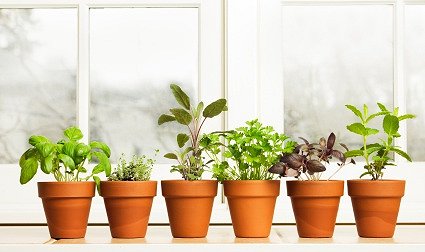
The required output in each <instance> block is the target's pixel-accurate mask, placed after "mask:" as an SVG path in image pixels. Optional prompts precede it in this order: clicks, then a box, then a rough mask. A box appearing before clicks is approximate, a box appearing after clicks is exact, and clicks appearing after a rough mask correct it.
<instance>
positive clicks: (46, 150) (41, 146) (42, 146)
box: [35, 142, 55, 157]
mask: <svg viewBox="0 0 425 252" xmlns="http://www.w3.org/2000/svg"><path fill="white" fill-rule="evenodd" d="M35 147H36V148H37V150H38V151H39V152H40V154H41V155H42V156H43V157H47V156H49V155H50V154H51V153H52V152H53V150H54V149H55V145H54V144H52V143H50V142H41V143H38V144H37V145H36V146H35Z"/></svg>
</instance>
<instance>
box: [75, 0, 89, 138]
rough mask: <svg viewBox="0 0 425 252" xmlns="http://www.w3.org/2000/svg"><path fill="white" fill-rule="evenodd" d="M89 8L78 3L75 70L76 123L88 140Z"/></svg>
mask: <svg viewBox="0 0 425 252" xmlns="http://www.w3.org/2000/svg"><path fill="white" fill-rule="evenodd" d="M89 15H90V9H89V6H88V5H86V4H84V3H80V4H78V61H77V62H78V63H77V64H78V71H77V125H78V127H79V128H80V129H81V131H82V132H83V134H84V139H83V141H84V142H88V140H89V133H90V130H89V116H90V113H89V109H90V76H89V74H90V71H89V69H90V35H89V34H90V23H89V20H90V16H89Z"/></svg>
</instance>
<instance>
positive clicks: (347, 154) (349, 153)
mask: <svg viewBox="0 0 425 252" xmlns="http://www.w3.org/2000/svg"><path fill="white" fill-rule="evenodd" d="M344 156H345V157H346V158H349V157H360V156H363V151H362V150H350V151H347V152H345V153H344Z"/></svg>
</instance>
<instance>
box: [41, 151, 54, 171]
mask: <svg viewBox="0 0 425 252" xmlns="http://www.w3.org/2000/svg"><path fill="white" fill-rule="evenodd" d="M54 159H55V156H54V155H50V156H48V157H46V158H45V159H43V160H42V161H41V170H42V171H43V172H44V173H46V174H50V173H51V172H52V170H53V161H54Z"/></svg>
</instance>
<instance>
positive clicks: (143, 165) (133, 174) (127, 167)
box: [108, 150, 158, 181]
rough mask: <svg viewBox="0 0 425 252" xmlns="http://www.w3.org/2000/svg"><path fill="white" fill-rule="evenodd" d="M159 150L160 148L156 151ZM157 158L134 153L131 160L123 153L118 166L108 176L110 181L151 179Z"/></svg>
mask: <svg viewBox="0 0 425 252" xmlns="http://www.w3.org/2000/svg"><path fill="white" fill-rule="evenodd" d="M156 152H158V150H157V151H156ZM154 163H155V160H154V159H152V158H148V157H146V156H145V155H142V156H137V155H133V157H132V158H131V160H130V161H127V160H126V159H125V155H124V154H121V157H120V158H119V160H118V165H117V168H116V169H115V170H114V171H113V172H112V174H111V175H110V176H109V177H108V180H109V181H147V180H150V178H151V174H152V168H153V165H154Z"/></svg>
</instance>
